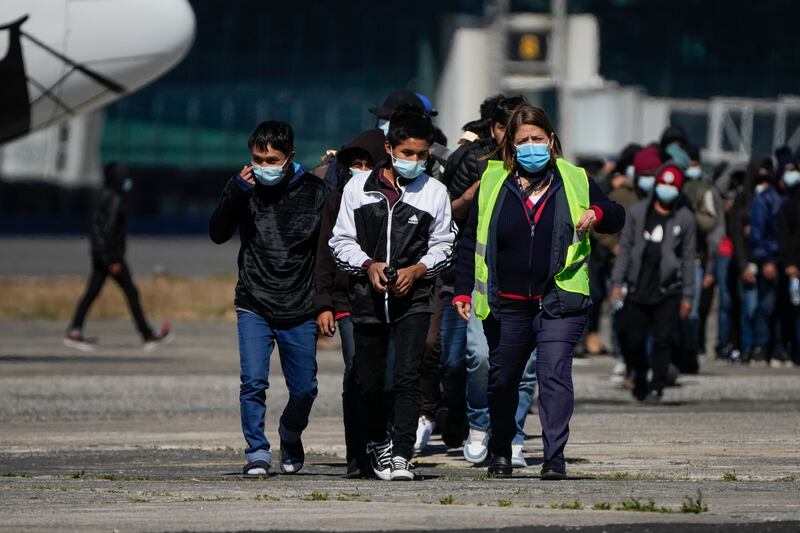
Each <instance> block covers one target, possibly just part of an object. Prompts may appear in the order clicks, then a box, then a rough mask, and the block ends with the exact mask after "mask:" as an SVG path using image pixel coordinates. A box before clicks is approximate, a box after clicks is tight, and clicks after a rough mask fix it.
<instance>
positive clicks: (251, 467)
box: [242, 460, 270, 476]
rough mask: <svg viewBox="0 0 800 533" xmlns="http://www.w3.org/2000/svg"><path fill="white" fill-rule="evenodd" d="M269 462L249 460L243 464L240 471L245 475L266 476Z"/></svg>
mask: <svg viewBox="0 0 800 533" xmlns="http://www.w3.org/2000/svg"><path fill="white" fill-rule="evenodd" d="M269 467H270V464H269V463H268V462H266V461H261V460H259V461H251V462H249V463H247V464H246V465H244V468H243V469H242V473H243V474H244V475H245V476H266V475H267V474H269Z"/></svg>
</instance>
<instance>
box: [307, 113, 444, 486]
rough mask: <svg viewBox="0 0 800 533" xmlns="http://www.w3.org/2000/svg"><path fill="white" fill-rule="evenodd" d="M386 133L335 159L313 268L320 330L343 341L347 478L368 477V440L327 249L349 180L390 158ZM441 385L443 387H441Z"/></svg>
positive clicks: (338, 275)
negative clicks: (333, 185)
mask: <svg viewBox="0 0 800 533" xmlns="http://www.w3.org/2000/svg"><path fill="white" fill-rule="evenodd" d="M384 139H385V138H384V135H383V131H381V130H379V129H377V128H375V129H371V130H367V131H365V132H362V133H360V134H359V135H357V136H356V137H355V138H354V139H353V140H352V141H350V142H349V143H348V144H347V145H345V146H344V147H343V148H342V149H341V150H339V151H338V152H337V153H336V159H335V161H336V162H337V163H338V165H339V166H340V177H339V180H338V181H337V187H336V188H335V189H334V190H333V191H331V192H330V194H328V197H327V199H326V200H325V205H324V206H323V208H322V215H321V222H320V231H319V238H318V240H317V257H316V263H315V265H314V307H315V309H316V315H317V319H316V320H317V331H318V332H319V334H320V335H323V336H325V337H333V336H334V334H335V333H336V329H337V327H336V326H337V325H338V329H339V337H340V339H341V342H342V356H343V358H344V377H343V379H342V419H343V422H344V438H345V445H346V458H347V473H346V477H348V478H359V477H364V476H366V475H367V473H368V472H369V462H368V461H367V456H366V451H365V450H366V445H367V441H366V436H365V434H364V426H363V421H362V417H361V407H360V406H359V402H358V383H357V381H356V374H355V372H354V371H353V357H354V353H355V344H354V341H353V322H352V320H351V319H350V300H349V297H348V290H349V276H348V275H347V274H345V273H344V272H342V271H340V270H337V268H336V262H335V261H334V259H333V256H332V255H331V253H330V250H329V248H328V240H329V239H330V238H331V235H332V233H333V226H334V225H335V224H336V217H337V216H338V214H339V206H340V205H341V202H342V191H343V190H344V186H345V185H346V184H347V182H348V181H350V178H351V177H353V176H355V175H357V174H359V173H361V172H369V171H371V170H372V169H373V168H375V165H376V164H378V163H381V162H382V161H383V160H384V159H385V158H386V152H385V151H384V148H383V145H384ZM437 386H438V384H437Z"/></svg>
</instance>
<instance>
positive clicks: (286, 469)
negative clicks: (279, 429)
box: [281, 439, 306, 474]
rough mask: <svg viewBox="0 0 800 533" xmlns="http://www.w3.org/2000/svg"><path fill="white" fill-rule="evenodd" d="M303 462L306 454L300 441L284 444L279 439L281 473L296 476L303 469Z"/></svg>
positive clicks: (284, 442)
mask: <svg viewBox="0 0 800 533" xmlns="http://www.w3.org/2000/svg"><path fill="white" fill-rule="evenodd" d="M305 460H306V452H305V450H304V449H303V441H302V440H301V439H297V442H286V441H284V440H283V439H281V472H283V473H284V474H296V473H298V472H299V471H300V469H302V468H303V464H304V463H305Z"/></svg>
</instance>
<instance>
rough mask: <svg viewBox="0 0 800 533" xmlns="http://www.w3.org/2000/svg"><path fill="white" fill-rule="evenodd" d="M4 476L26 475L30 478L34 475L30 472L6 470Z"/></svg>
mask: <svg viewBox="0 0 800 533" xmlns="http://www.w3.org/2000/svg"><path fill="white" fill-rule="evenodd" d="M3 477H24V478H29V477H33V474H30V473H28V472H4V473H3Z"/></svg>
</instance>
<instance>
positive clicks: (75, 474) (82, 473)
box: [69, 470, 86, 479]
mask: <svg viewBox="0 0 800 533" xmlns="http://www.w3.org/2000/svg"><path fill="white" fill-rule="evenodd" d="M69 477H71V478H72V479H83V478H85V477H86V471H85V470H81V471H80V472H73V473H71V474H70V475H69Z"/></svg>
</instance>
